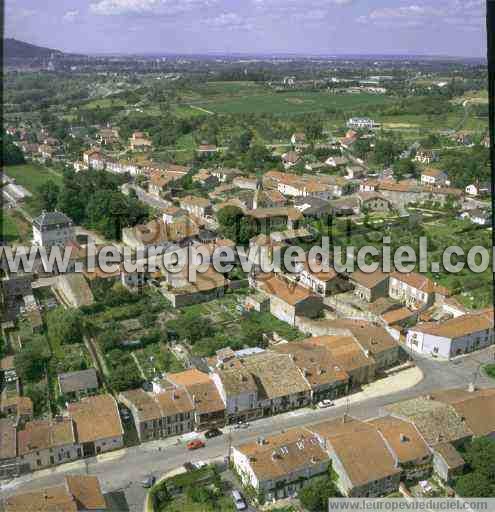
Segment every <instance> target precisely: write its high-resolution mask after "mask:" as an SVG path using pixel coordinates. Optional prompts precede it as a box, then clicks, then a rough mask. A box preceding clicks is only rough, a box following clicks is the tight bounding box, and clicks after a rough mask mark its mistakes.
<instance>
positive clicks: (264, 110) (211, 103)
mask: <svg viewBox="0 0 495 512" xmlns="http://www.w3.org/2000/svg"><path fill="white" fill-rule="evenodd" d="M392 101H393V100H391V99H390V98H388V97H386V96H378V95H373V94H357V95H345V94H341V95H334V94H329V93H326V92H283V93H269V92H260V93H258V92H257V91H255V92H254V94H253V93H251V94H249V95H226V96H223V95H215V96H214V97H212V98H210V99H205V98H204V97H203V99H202V100H199V101H191V102H190V105H192V106H194V107H201V108H204V109H206V110H209V111H211V112H215V113H217V114H246V113H256V114H305V113H312V112H322V111H325V110H326V109H333V108H336V109H338V110H340V111H343V112H345V111H346V110H354V109H361V108H362V109H365V108H366V107H368V106H371V105H384V104H387V103H390V102H392Z"/></svg>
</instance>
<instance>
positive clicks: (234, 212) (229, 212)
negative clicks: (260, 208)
mask: <svg viewBox="0 0 495 512" xmlns="http://www.w3.org/2000/svg"><path fill="white" fill-rule="evenodd" d="M243 218H244V213H243V211H242V210H241V209H240V208H239V207H237V206H230V205H229V206H225V207H224V208H222V209H220V210H219V211H218V212H217V221H218V224H219V226H220V232H221V233H222V235H223V236H224V237H225V238H229V239H230V240H234V241H235V242H237V240H238V237H239V231H240V225H241V220H242V219H243Z"/></svg>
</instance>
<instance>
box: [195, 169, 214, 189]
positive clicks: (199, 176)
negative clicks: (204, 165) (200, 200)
mask: <svg viewBox="0 0 495 512" xmlns="http://www.w3.org/2000/svg"><path fill="white" fill-rule="evenodd" d="M192 181H193V183H199V184H200V185H201V186H202V187H213V186H215V185H218V183H219V181H218V179H217V178H216V177H215V176H213V174H211V172H210V170H209V169H200V170H199V171H198V172H197V173H196V174H195V175H194V176H193V177H192Z"/></svg>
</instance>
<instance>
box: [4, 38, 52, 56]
mask: <svg viewBox="0 0 495 512" xmlns="http://www.w3.org/2000/svg"><path fill="white" fill-rule="evenodd" d="M52 54H58V55H62V52H61V51H60V50H52V49H50V48H43V47H41V46H36V45H34V44H30V43H25V42H23V41H18V40H17V39H11V38H6V39H4V40H3V55H4V58H5V59H43V58H48V57H50V56H51V55H52Z"/></svg>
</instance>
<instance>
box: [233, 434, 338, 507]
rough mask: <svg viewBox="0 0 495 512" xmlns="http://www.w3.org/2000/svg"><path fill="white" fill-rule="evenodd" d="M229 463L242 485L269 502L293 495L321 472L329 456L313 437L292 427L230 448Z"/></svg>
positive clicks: (325, 467) (323, 470)
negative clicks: (230, 462) (250, 488)
mask: <svg viewBox="0 0 495 512" xmlns="http://www.w3.org/2000/svg"><path fill="white" fill-rule="evenodd" d="M231 461H232V463H233V465H234V467H235V469H236V471H237V473H238V474H239V476H240V479H241V481H242V484H243V485H244V486H249V487H252V488H253V489H254V490H255V491H256V492H257V493H258V494H259V495H263V497H264V498H265V500H266V501H272V500H276V499H281V498H286V497H288V496H293V495H294V494H295V493H297V491H299V490H300V489H301V488H302V487H304V484H305V483H306V481H307V480H308V479H309V478H311V477H314V476H316V475H320V474H323V473H325V472H326V471H327V468H328V464H329V457H328V455H327V453H326V452H325V451H324V450H323V449H322V447H321V446H320V443H319V442H318V440H317V438H316V436H314V435H313V434H311V433H309V432H307V431H306V430H304V429H297V428H294V429H290V430H288V431H286V432H284V433H282V434H278V435H275V436H270V437H268V438H266V439H264V438H259V439H258V440H256V441H250V442H248V443H245V444H242V445H240V446H237V447H234V448H233V449H232V456H231Z"/></svg>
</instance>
